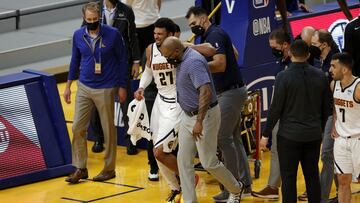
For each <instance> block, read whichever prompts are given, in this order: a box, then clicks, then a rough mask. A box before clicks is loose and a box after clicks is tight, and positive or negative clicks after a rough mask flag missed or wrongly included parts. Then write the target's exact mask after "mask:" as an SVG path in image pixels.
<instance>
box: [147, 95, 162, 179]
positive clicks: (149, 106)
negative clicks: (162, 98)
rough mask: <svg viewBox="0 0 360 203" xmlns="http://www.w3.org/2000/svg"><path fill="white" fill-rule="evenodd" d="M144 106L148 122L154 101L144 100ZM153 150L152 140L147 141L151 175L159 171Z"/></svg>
mask: <svg viewBox="0 0 360 203" xmlns="http://www.w3.org/2000/svg"><path fill="white" fill-rule="evenodd" d="M145 104H146V109H147V111H148V115H149V120H150V118H151V111H152V108H153V106H154V100H151V99H145ZM153 149H154V144H153V142H152V140H150V141H148V148H147V152H148V153H147V155H148V161H149V165H150V172H151V173H152V174H155V173H157V172H158V171H159V167H158V165H157V162H156V159H155V156H154V151H153Z"/></svg>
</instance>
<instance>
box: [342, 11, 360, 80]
mask: <svg viewBox="0 0 360 203" xmlns="http://www.w3.org/2000/svg"><path fill="white" fill-rule="evenodd" d="M359 15H360V13H359ZM359 29H360V17H359V16H357V17H356V18H354V19H353V20H352V21H350V22H349V23H348V24H347V25H346V27H345V33H344V41H345V42H344V51H345V52H348V53H349V54H350V56H351V57H352V58H353V60H354V66H353V75H354V76H356V77H360V48H359V44H360V30H359Z"/></svg>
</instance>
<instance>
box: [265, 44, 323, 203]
mask: <svg viewBox="0 0 360 203" xmlns="http://www.w3.org/2000/svg"><path fill="white" fill-rule="evenodd" d="M290 53H291V61H292V63H291V64H290V65H289V67H288V68H287V69H286V70H284V71H282V72H280V73H279V74H278V75H277V77H276V80H275V90H274V97H273V101H272V103H271V106H270V110H269V113H268V118H267V123H266V128H265V131H264V135H263V137H262V138H261V140H260V148H266V145H267V143H268V137H269V136H270V134H271V131H272V129H273V128H274V126H275V124H276V123H277V121H278V120H280V123H279V131H278V134H277V149H278V155H279V163H280V174H281V179H282V187H281V190H282V197H283V198H282V199H283V200H282V201H283V202H284V203H285V202H286V203H287V202H296V201H297V192H296V177H297V170H298V164H299V162H300V163H301V166H302V168H303V172H304V176H305V182H306V189H307V192H308V196H309V202H310V203H318V202H320V181H319V169H318V162H319V154H320V144H321V138H322V132H323V129H324V126H325V123H326V121H327V119H328V110H329V109H328V108H329V107H328V106H329V101H328V80H327V77H326V76H325V74H324V73H323V72H322V71H321V70H319V69H317V68H315V67H312V66H310V65H309V64H308V63H307V62H306V61H307V59H308V57H309V55H310V54H309V47H308V45H307V44H306V42H304V41H302V40H296V41H295V42H294V43H293V44H292V45H291V46H290Z"/></svg>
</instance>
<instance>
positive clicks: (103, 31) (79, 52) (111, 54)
mask: <svg viewBox="0 0 360 203" xmlns="http://www.w3.org/2000/svg"><path fill="white" fill-rule="evenodd" d="M95 63H101V74H95ZM127 67H128V62H127V55H126V50H125V47H124V42H123V39H122V36H121V34H120V33H119V32H118V31H117V30H116V29H114V28H112V27H110V26H107V25H101V27H100V31H99V35H98V36H97V37H96V38H95V39H90V36H89V35H88V33H87V32H86V26H83V27H81V28H80V29H78V30H76V31H75V33H74V35H73V47H72V57H71V62H70V69H69V75H68V80H76V79H79V81H80V82H81V83H82V84H84V85H86V86H88V87H90V88H94V89H101V88H112V87H124V88H126V86H127V80H128V77H127Z"/></svg>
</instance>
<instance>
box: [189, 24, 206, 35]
mask: <svg viewBox="0 0 360 203" xmlns="http://www.w3.org/2000/svg"><path fill="white" fill-rule="evenodd" d="M191 32H192V33H194V34H195V35H196V36H199V35H200V36H201V35H203V34H204V33H205V29H204V28H203V27H201V26H200V25H195V26H192V27H191Z"/></svg>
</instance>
